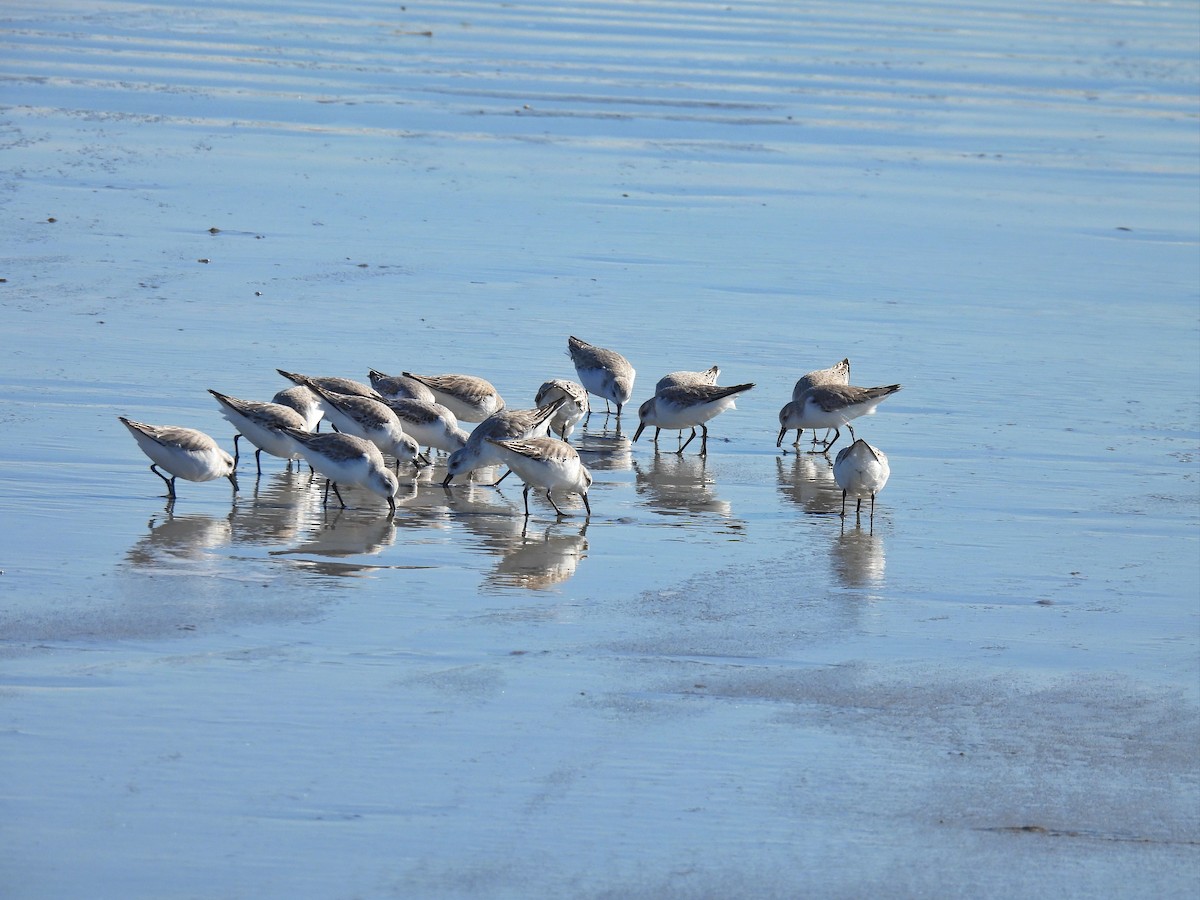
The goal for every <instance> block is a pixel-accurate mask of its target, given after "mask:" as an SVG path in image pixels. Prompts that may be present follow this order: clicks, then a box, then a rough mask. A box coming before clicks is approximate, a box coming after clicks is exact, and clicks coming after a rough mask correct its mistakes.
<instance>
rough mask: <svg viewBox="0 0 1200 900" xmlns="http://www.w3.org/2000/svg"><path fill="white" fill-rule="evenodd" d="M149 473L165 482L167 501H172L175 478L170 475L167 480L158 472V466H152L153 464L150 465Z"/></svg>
mask: <svg viewBox="0 0 1200 900" xmlns="http://www.w3.org/2000/svg"><path fill="white" fill-rule="evenodd" d="M150 471H151V472H153V473H154V474H155V475H157V476H158V477H159V478H161V479H162V480H163V481H164V482H166V485H167V499H168V500H174V499H175V476H174V475H172V476H171V477H170V478H168V477H167V476H166V475H164V474H163V473H162V472H160V471H158V466H156V465H154V464H153V463H151V464H150Z"/></svg>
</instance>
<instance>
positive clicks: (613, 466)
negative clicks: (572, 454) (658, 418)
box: [575, 431, 633, 505]
mask: <svg viewBox="0 0 1200 900" xmlns="http://www.w3.org/2000/svg"><path fill="white" fill-rule="evenodd" d="M575 449H576V450H577V451H579V458H580V459H581V460H582V461H583V464H584V465H585V466H587V467H588V469H589V470H591V471H592V472H627V471H629V470H630V469H632V468H633V445H632V444H631V443H629V438H628V437H626V436H625V435H623V434H621V433H619V432H617V433H613V432H606V433H603V434H598V433H596V432H594V431H589V432H585V433H584V435H583V437H582V438H579V439H578V440H576V441H575ZM581 505H582V504H581Z"/></svg>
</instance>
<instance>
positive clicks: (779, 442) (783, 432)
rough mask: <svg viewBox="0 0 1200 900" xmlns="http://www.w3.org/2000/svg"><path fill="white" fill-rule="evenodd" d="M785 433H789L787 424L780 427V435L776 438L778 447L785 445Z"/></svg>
mask: <svg viewBox="0 0 1200 900" xmlns="http://www.w3.org/2000/svg"><path fill="white" fill-rule="evenodd" d="M785 434H787V427H786V426H784V427H783V428H780V429H779V437H777V438H776V439H775V446H776V447H782V446H783V436H784V435H785Z"/></svg>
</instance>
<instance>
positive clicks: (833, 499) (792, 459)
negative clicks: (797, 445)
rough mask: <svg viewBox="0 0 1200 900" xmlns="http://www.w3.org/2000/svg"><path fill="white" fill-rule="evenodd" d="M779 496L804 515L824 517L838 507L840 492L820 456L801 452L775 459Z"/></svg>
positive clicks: (839, 507) (838, 508)
mask: <svg viewBox="0 0 1200 900" xmlns="http://www.w3.org/2000/svg"><path fill="white" fill-rule="evenodd" d="M775 477H776V479H777V481H778V484H779V493H780V494H782V495H783V497H784V498H785V499H787V500H790V501H791V502H792V503H795V504H796V505H797V506H799V507H800V508H801V509H803V510H804V511H805V512H806V513H809V514H811V515H824V514H827V513H838V512H839V511H840V510H841V508H842V489H841V488H840V487H838V486H837V482H836V481H834V479H833V468H832V467H831V466H830V464H829V460H828V459H826V458H825V457H824V456H820V455H817V456H810V455H808V454H805V453H797V454H791V455H789V456H786V457H785V456H777V457H775Z"/></svg>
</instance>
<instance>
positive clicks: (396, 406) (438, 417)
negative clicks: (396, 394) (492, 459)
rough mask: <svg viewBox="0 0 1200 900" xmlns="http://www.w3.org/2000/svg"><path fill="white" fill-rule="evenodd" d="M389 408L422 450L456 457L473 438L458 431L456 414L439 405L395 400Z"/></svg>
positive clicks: (460, 430) (390, 402) (419, 401)
mask: <svg viewBox="0 0 1200 900" xmlns="http://www.w3.org/2000/svg"><path fill="white" fill-rule="evenodd" d="M387 406H388V409H390V410H391V411H392V412H394V413H395V414H396V418H398V419H399V420H400V424H401V425H403V426H404V433H405V434H407V435H408V436H409V437H411V438H412V439H413V440H415V441H416V442H417V443H418V444H420V445H421V446H423V447H432V448H433V449H435V450H445V451H446V452H447V453H453V452H454V451H455V450H458V449H459V448H460V447H462V446H464V445H465V444H466V443H467V439H468V438H469V437H470V435H469V434H468V433H467V432H465V431H463V430H462V429H461V428H459V427H458V419H456V418H455V417H454V413H452V412H450V410H448V409H446V407H444V406H442V405H441V404H440V403H435V402H432V401H425V400H403V399H396V400H388V401H387Z"/></svg>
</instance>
